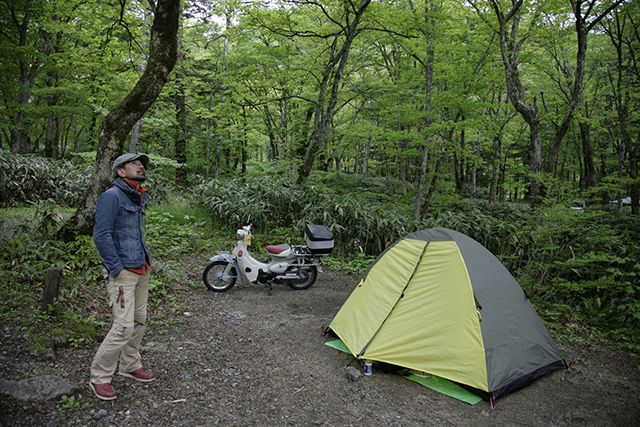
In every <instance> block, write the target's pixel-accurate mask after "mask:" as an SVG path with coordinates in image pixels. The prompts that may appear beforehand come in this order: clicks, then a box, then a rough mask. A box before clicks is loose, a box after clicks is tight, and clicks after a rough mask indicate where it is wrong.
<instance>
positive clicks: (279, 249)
mask: <svg viewBox="0 0 640 427" xmlns="http://www.w3.org/2000/svg"><path fill="white" fill-rule="evenodd" d="M267 252H269V253H270V254H271V255H274V256H281V257H285V256H288V255H289V254H290V253H291V246H289V245H288V244H286V243H282V244H281V245H269V246H267Z"/></svg>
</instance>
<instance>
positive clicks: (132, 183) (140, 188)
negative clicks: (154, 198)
mask: <svg viewBox="0 0 640 427" xmlns="http://www.w3.org/2000/svg"><path fill="white" fill-rule="evenodd" d="M123 179H124V181H125V182H126V183H127V184H129V186H130V187H131V188H133V189H134V190H135V191H137V192H138V193H140V204H142V203H143V202H144V192H145V191H146V190H145V189H144V187H143V186H142V184H140V183H139V182H138V181H134V180H132V179H129V178H123ZM144 264H145V265H144V267H140V268H127V270H129V271H131V272H132V273H136V274H139V275H141V276H142V275H143V274H145V273H146V272H151V264H150V263H149V260H148V259H147V254H146V253H145V255H144Z"/></svg>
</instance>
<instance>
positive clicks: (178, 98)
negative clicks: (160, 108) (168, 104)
mask: <svg viewBox="0 0 640 427" xmlns="http://www.w3.org/2000/svg"><path fill="white" fill-rule="evenodd" d="M183 61H184V52H183V50H182V45H181V43H180V39H178V53H177V58H176V73H175V74H176V95H175V110H176V125H177V126H176V140H175V144H174V149H175V160H176V162H178V163H179V166H178V168H177V169H176V183H177V184H178V185H181V186H184V185H186V184H187V132H188V129H187V104H186V100H185V99H186V98H185V94H184V92H185V89H184V72H183V70H182V63H183Z"/></svg>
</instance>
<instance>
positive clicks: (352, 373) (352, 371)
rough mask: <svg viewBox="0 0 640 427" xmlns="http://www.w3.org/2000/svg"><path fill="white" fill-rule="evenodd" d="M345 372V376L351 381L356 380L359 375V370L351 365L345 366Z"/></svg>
mask: <svg viewBox="0 0 640 427" xmlns="http://www.w3.org/2000/svg"><path fill="white" fill-rule="evenodd" d="M345 373H346V374H347V378H348V379H349V380H351V381H356V380H357V379H358V378H360V375H361V374H360V370H359V369H358V368H355V367H353V366H349V367H347V369H345Z"/></svg>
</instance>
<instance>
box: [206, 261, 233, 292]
mask: <svg viewBox="0 0 640 427" xmlns="http://www.w3.org/2000/svg"><path fill="white" fill-rule="evenodd" d="M228 265H229V263H228V262H227V261H213V262H212V263H210V264H209V265H208V266H207V268H205V269H204V272H203V273H202V280H203V281H204V284H205V285H206V287H207V288H208V289H209V290H210V291H213V292H224V291H228V290H229V289H231V288H233V285H235V284H236V280H237V278H238V272H237V271H236V268H235V267H234V266H231V268H230V269H229V271H228V273H227V274H225V271H226V270H227V266H228Z"/></svg>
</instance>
